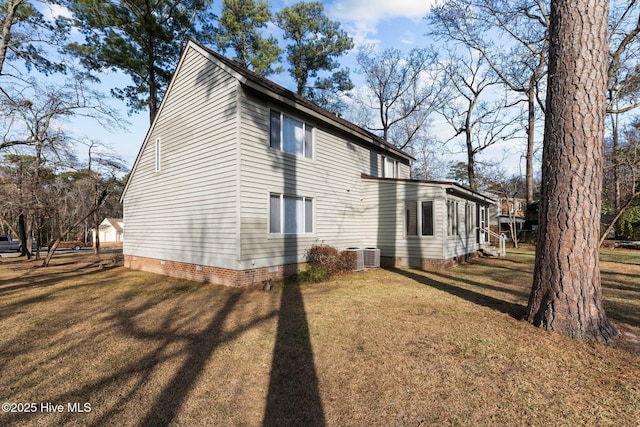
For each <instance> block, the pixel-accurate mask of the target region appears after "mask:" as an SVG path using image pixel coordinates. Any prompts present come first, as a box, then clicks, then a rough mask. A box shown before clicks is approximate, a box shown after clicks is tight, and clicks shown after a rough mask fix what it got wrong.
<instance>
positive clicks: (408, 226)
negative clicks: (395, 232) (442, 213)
mask: <svg viewBox="0 0 640 427" xmlns="http://www.w3.org/2000/svg"><path fill="white" fill-rule="evenodd" d="M404 214H405V232H406V235H407V236H418V235H421V236H433V201H431V200H430V201H425V202H414V201H407V202H404Z"/></svg>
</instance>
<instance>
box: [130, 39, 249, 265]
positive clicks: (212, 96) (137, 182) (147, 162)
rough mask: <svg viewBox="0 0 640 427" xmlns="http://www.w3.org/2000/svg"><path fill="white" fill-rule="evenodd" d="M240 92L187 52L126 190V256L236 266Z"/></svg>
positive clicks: (230, 80) (222, 73)
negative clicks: (237, 153)
mask: <svg viewBox="0 0 640 427" xmlns="http://www.w3.org/2000/svg"><path fill="white" fill-rule="evenodd" d="M237 87H238V82H237V80H235V79H234V78H232V77H231V76H230V75H229V74H228V73H227V72H225V71H223V70H222V69H220V68H219V67H217V66H215V65H214V64H213V63H211V62H210V61H209V60H208V59H206V58H205V57H204V56H203V55H202V54H201V53H200V52H199V51H198V50H196V49H193V48H190V49H189V50H188V51H187V52H186V57H185V59H184V60H183V62H182V65H181V68H179V70H178V73H177V74H176V77H174V81H173V82H172V84H171V86H170V90H169V91H168V92H167V94H166V95H165V99H164V100H163V103H162V106H161V110H160V112H159V114H158V116H157V119H156V121H155V123H154V126H153V128H152V129H151V130H150V132H149V135H148V137H147V140H146V142H145V145H144V146H143V148H142V150H141V152H140V155H139V158H138V160H137V162H136V166H135V169H134V171H133V173H132V175H131V178H130V182H129V184H128V188H127V192H126V194H125V198H124V218H125V223H126V227H127V228H126V233H125V238H124V248H123V251H124V254H126V255H137V256H142V257H148V258H156V259H164V260H171V261H178V262H188V263H194V264H200V265H217V266H228V267H232V268H233V267H235V264H234V262H235V260H236V257H237V256H236V241H237V239H238V237H237V227H236V224H237V222H236V212H237V201H236V184H235V183H236V164H237V162H236V160H235V159H236V140H237V126H236V124H237V121H236V90H237ZM160 137H162V140H161V147H160V156H159V157H160V164H159V165H160V166H161V169H162V173H155V171H156V168H157V166H158V163H157V157H156V140H159V139H160Z"/></svg>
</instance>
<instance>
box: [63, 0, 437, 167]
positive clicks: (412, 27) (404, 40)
mask: <svg viewBox="0 0 640 427" xmlns="http://www.w3.org/2000/svg"><path fill="white" fill-rule="evenodd" d="M216 3H217V4H219V3H220V2H219V1H216ZM292 3H294V1H291V0H284V1H283V0H276V1H272V2H271V3H270V4H271V8H272V10H273V11H277V10H279V9H281V8H282V7H283V6H285V5H287V4H292ZM323 3H324V5H325V12H326V13H327V15H328V16H329V17H330V18H331V19H332V20H335V21H339V22H340V23H341V26H342V28H343V29H344V30H346V31H347V32H348V33H349V35H350V36H351V37H352V38H353V39H354V42H355V44H356V48H357V47H358V46H361V45H363V44H371V43H373V44H376V45H377V46H379V47H380V48H381V49H386V48H389V47H395V48H398V49H401V50H410V49H411V48H413V47H417V46H426V45H427V44H428V43H429V40H428V37H427V36H425V33H426V32H427V25H426V22H425V20H424V17H425V15H426V14H427V12H428V9H429V6H430V3H433V2H432V1H430V0H427V1H419V0H395V1H389V0H334V1H324V2H323ZM228 54H232V53H228ZM341 62H342V65H343V66H348V67H350V68H351V69H352V70H354V69H355V68H356V67H355V50H354V52H353V53H351V54H349V55H347V56H345V57H343V58H342V60H341ZM270 78H271V79H272V80H274V81H276V82H277V83H279V84H282V85H284V86H286V87H288V88H289V89H293V88H295V86H294V85H293V81H292V80H291V79H290V78H289V77H288V75H287V73H286V72H285V73H283V74H282V75H280V76H271V77H270ZM352 79H353V80H354V82H355V83H356V84H357V83H358V81H357V80H358V76H357V75H353V76H352ZM102 82H103V84H102V87H103V90H104V91H105V92H106V93H108V92H109V89H110V88H112V87H114V86H116V85H118V84H120V83H121V84H122V86H125V85H126V84H128V82H129V79H128V77H126V76H122V75H118V74H111V75H108V76H103V78H102ZM113 105H114V107H115V108H117V109H118V110H120V111H121V112H122V115H123V116H124V117H126V118H127V120H128V121H129V122H130V125H129V126H127V128H126V130H123V131H105V130H103V129H100V128H99V127H97V126H95V124H92V123H83V122H74V123H71V126H72V129H71V130H72V132H74V134H75V135H76V136H77V137H79V138H83V137H85V138H90V139H93V140H98V141H100V142H102V143H104V144H105V145H107V146H109V147H111V148H112V149H114V150H115V151H116V152H118V154H119V155H120V156H121V157H122V158H123V159H124V160H125V161H127V163H128V164H129V166H132V165H133V162H134V161H135V158H136V155H137V153H138V151H139V149H140V147H141V145H142V142H143V140H144V137H145V135H146V133H147V130H148V128H149V119H148V113H147V112H143V113H138V114H135V115H132V116H127V108H126V105H125V104H124V103H123V102H120V101H116V100H114V101H113Z"/></svg>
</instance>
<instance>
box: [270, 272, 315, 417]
mask: <svg viewBox="0 0 640 427" xmlns="http://www.w3.org/2000/svg"><path fill="white" fill-rule="evenodd" d="M325 424H326V422H325V416H324V411H323V408H322V400H321V398H320V390H319V387H318V375H317V373H316V368H315V363H314V360H313V349H312V348H311V338H310V335H309V325H308V322H307V315H306V312H305V308H304V302H303V299H302V292H301V290H300V285H299V284H295V283H292V284H287V285H285V287H284V289H283V290H282V299H281V302H280V313H279V317H278V332H277V334H276V343H275V346H274V349H273V362H272V364H271V377H270V380H269V393H268V395H267V407H266V410H265V414H264V420H263V425H264V426H265V427H266V426H305V427H306V426H324V425H325Z"/></svg>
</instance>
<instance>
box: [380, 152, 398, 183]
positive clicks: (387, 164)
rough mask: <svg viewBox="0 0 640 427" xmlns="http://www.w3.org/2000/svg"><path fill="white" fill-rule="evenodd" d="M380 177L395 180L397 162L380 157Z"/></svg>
mask: <svg viewBox="0 0 640 427" xmlns="http://www.w3.org/2000/svg"><path fill="white" fill-rule="evenodd" d="M382 177H383V178H397V177H398V161H397V160H394V159H391V158H389V157H385V156H383V157H382Z"/></svg>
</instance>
